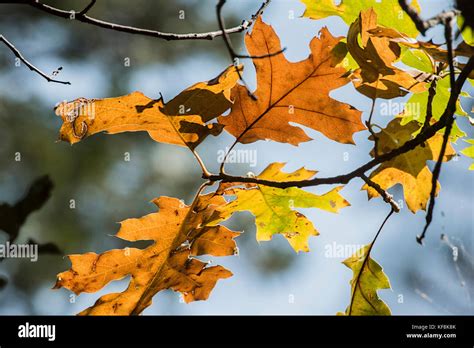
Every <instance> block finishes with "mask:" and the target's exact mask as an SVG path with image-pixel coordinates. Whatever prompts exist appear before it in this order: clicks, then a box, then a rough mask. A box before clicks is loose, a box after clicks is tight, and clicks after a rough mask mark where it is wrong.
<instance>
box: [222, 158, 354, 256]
mask: <svg viewBox="0 0 474 348" xmlns="http://www.w3.org/2000/svg"><path fill="white" fill-rule="evenodd" d="M284 166H285V163H272V164H270V165H269V166H268V167H267V168H266V169H265V170H264V171H263V172H262V173H261V174H260V175H258V178H259V179H265V180H271V181H276V182H284V181H290V180H306V179H310V178H312V177H313V176H314V175H315V174H316V171H313V170H307V169H305V168H300V169H298V170H296V171H294V172H292V173H285V172H282V171H281V169H282V168H283V167H284ZM242 186H244V187H242ZM341 189H342V186H340V187H336V188H334V189H333V190H331V191H329V192H327V193H325V194H323V195H316V194H313V193H310V192H307V191H304V190H302V189H299V188H297V187H290V188H286V189H281V188H277V187H269V186H264V185H260V184H258V185H256V184H246V185H242V184H239V183H233V184H227V185H225V186H224V188H221V189H220V190H219V191H218V192H220V194H223V195H231V196H234V197H235V199H234V200H233V201H231V202H229V203H227V204H226V205H223V206H219V207H217V208H216V217H215V218H214V222H220V221H222V220H226V219H228V218H229V217H230V216H231V215H232V214H234V213H235V212H238V211H249V212H251V213H252V214H253V215H255V225H256V227H257V235H256V238H257V241H268V240H271V239H272V238H273V236H274V235H277V234H281V235H283V237H284V238H285V239H286V240H287V241H288V243H290V245H291V247H292V248H293V249H294V250H295V251H296V252H299V251H305V252H307V251H309V246H308V239H309V237H311V236H317V235H318V234H319V232H318V231H317V230H316V229H315V228H314V226H313V223H312V222H311V221H310V220H308V218H307V217H306V216H304V215H303V214H301V213H300V212H298V211H297V210H295V208H318V209H321V210H325V211H329V212H332V213H337V212H338V211H339V209H341V208H344V207H346V206H348V205H350V204H349V202H347V201H346V200H345V199H344V197H342V196H341V195H340V194H339V191H340V190H341Z"/></svg>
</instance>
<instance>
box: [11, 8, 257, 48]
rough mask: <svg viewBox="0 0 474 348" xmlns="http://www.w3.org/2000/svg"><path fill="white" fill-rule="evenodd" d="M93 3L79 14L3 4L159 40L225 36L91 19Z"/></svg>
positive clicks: (242, 27) (247, 24)
mask: <svg viewBox="0 0 474 348" xmlns="http://www.w3.org/2000/svg"><path fill="white" fill-rule="evenodd" d="M92 2H94V1H91V3H90V4H89V5H88V6H87V7H86V8H84V10H82V11H79V12H75V11H73V10H69V11H66V10H61V9H59V8H56V7H53V6H50V5H46V4H43V3H41V2H39V1H37V0H17V1H5V2H3V3H11V4H23V5H30V6H32V7H34V8H36V9H38V10H40V11H43V12H46V13H48V14H50V15H53V16H57V17H61V18H64V19H68V20H76V21H79V22H82V23H87V24H90V25H94V26H97V27H101V28H105V29H110V30H115V31H120V32H124V33H129V34H137V35H143V36H151V37H155V38H159V39H164V40H167V41H170V40H213V39H214V38H216V37H218V36H222V35H223V32H222V31H220V30H216V31H210V32H205V33H186V34H178V33H166V32H161V31H158V30H150V29H143V28H137V27H133V26H128V25H122V24H118V23H112V22H107V21H103V20H100V19H97V18H94V17H90V16H88V15H87V14H86V13H87V12H88V11H89V10H90V9H91V8H92V6H93V5H94V4H92ZM253 22H254V18H253V16H252V17H251V19H249V20H244V21H243V22H242V24H240V25H238V26H236V27H232V28H229V29H226V31H225V33H226V34H236V33H241V32H243V31H245V30H247V29H248V28H249V27H250V26H251V25H252V24H253Z"/></svg>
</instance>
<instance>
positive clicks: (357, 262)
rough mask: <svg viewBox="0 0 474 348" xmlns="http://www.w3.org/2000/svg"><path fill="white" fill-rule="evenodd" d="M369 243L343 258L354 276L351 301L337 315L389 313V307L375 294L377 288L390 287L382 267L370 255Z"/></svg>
mask: <svg viewBox="0 0 474 348" xmlns="http://www.w3.org/2000/svg"><path fill="white" fill-rule="evenodd" d="M370 250H371V244H369V245H366V246H364V247H363V248H361V249H360V250H358V251H356V253H355V254H354V255H352V256H351V257H349V258H348V259H346V260H344V261H343V263H344V265H346V266H347V267H349V268H350V269H351V270H352V271H353V272H354V276H353V278H352V280H351V302H350V304H349V306H348V307H347V309H346V311H345V312H344V313H341V312H339V313H338V315H390V314H391V313H390V309H389V308H388V306H387V305H386V304H385V302H383V301H382V300H381V299H380V298H379V297H378V295H377V290H379V289H390V282H389V280H388V277H387V275H386V274H385V273H384V272H383V269H382V267H380V265H379V264H378V263H377V262H375V261H374V260H373V259H372V258H371V257H370Z"/></svg>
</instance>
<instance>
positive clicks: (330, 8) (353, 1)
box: [301, 0, 420, 37]
mask: <svg viewBox="0 0 474 348" xmlns="http://www.w3.org/2000/svg"><path fill="white" fill-rule="evenodd" d="M301 2H302V3H303V4H305V5H306V10H305V11H304V13H303V16H304V17H309V18H312V19H322V18H326V17H329V16H339V17H341V18H342V20H343V21H344V22H345V23H347V24H351V23H352V22H354V20H355V19H356V18H357V17H358V16H359V12H361V11H363V10H367V9H369V8H371V7H372V8H373V9H374V10H375V12H377V14H378V16H379V17H378V19H379V23H380V24H382V25H384V26H386V27H389V28H394V29H397V30H399V31H401V32H404V33H405V34H407V35H409V36H411V37H416V36H417V35H418V30H417V29H416V27H415V25H414V24H413V22H412V20H411V19H410V17H409V16H408V15H407V14H406V13H405V12H404V11H403V9H402V8H401V7H400V5H399V4H398V1H397V0H383V1H376V0H341V2H340V4H338V5H336V4H334V0H301ZM411 6H412V7H414V8H415V9H417V10H418V12H419V11H420V6H419V4H418V1H417V0H413V1H412V2H411Z"/></svg>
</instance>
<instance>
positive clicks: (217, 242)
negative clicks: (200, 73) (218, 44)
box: [56, 0, 473, 315]
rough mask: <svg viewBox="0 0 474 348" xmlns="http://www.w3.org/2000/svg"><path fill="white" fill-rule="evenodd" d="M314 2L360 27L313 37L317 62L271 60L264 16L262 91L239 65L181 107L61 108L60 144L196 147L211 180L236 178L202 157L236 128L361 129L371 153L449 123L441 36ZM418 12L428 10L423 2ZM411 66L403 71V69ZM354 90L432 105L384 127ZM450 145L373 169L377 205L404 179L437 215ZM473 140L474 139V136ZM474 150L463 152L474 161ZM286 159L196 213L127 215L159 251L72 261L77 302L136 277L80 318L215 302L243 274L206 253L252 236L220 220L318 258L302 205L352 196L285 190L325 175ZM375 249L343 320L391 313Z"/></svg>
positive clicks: (138, 100) (317, 9)
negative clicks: (160, 298)
mask: <svg viewBox="0 0 474 348" xmlns="http://www.w3.org/2000/svg"><path fill="white" fill-rule="evenodd" d="M302 1H303V2H304V3H305V4H306V5H307V9H306V11H305V13H304V16H306V17H310V18H313V19H320V18H324V17H327V16H333V15H336V16H340V17H341V18H342V19H343V20H344V21H345V22H346V23H347V24H349V25H350V27H349V30H348V35H347V38H344V37H334V36H333V35H331V33H330V32H329V30H328V29H327V28H323V29H322V30H321V31H320V33H319V35H318V36H316V37H314V38H313V39H312V40H311V42H310V45H309V46H310V51H311V53H310V55H309V56H308V58H306V59H304V60H302V61H299V62H290V61H288V60H287V59H286V58H285V56H284V54H272V53H273V52H279V51H280V50H281V44H280V40H279V38H278V36H277V34H276V33H275V31H274V30H273V28H272V27H271V26H270V25H268V24H266V23H264V22H263V20H262V19H261V18H258V19H257V20H256V21H255V23H254V26H253V28H252V30H251V33H249V34H247V35H246V36H245V44H246V47H247V50H248V52H249V54H250V55H251V56H254V57H256V58H254V59H253V64H254V65H255V68H256V75H257V89H256V91H254V93H249V91H248V90H247V88H246V87H245V86H244V85H241V84H239V83H238V80H239V77H240V72H241V70H242V69H243V67H242V66H230V67H228V68H227V69H226V70H225V71H224V72H223V73H221V74H220V75H219V76H218V77H216V78H214V79H212V80H210V81H207V82H201V83H197V84H195V85H193V86H191V87H189V88H188V89H186V90H184V91H183V92H181V93H180V94H179V95H177V96H176V97H175V98H173V99H171V100H170V101H168V102H165V101H164V100H163V98H160V99H151V98H148V97H146V96H144V95H143V94H142V93H140V92H133V93H131V94H129V95H125V96H120V97H115V98H107V99H84V98H80V99H76V100H74V101H72V102H64V103H61V104H60V105H58V106H57V108H56V113H57V115H58V116H60V117H61V118H62V120H63V125H62V127H61V130H60V138H61V139H62V140H65V141H67V142H69V143H71V144H73V143H77V142H79V141H81V140H83V139H85V138H86V137H88V136H90V135H93V134H96V133H100V132H107V133H109V134H115V133H121V132H133V131H145V132H148V134H149V135H150V137H151V138H152V139H153V140H155V141H157V142H161V143H168V144H174V145H179V146H185V147H188V148H189V149H190V151H192V152H193V154H194V155H195V156H196V159H197V160H198V162H199V164H200V165H201V167H202V169H203V177H204V178H205V179H209V178H211V177H214V178H216V177H217V178H220V179H223V178H224V175H226V174H225V173H224V171H223V164H222V168H221V173H220V174H219V175H211V174H210V173H209V172H208V171H207V169H206V167H205V165H204V163H203V162H202V161H201V159H200V158H199V156H198V154H197V152H196V147H197V146H198V145H199V144H201V143H202V142H203V141H204V140H205V138H206V137H208V136H210V135H212V136H218V135H219V134H220V133H221V132H222V131H223V130H225V131H227V132H228V133H230V134H231V135H233V136H234V137H235V138H236V140H235V143H234V144H233V146H235V145H236V144H237V143H242V144H248V143H252V142H255V141H258V140H273V141H277V142H281V143H288V144H292V145H295V146H297V145H298V144H300V143H302V142H307V141H310V140H312V139H311V138H310V137H309V136H308V135H307V134H306V133H305V131H304V130H303V129H302V128H301V127H299V126H298V125H301V126H305V127H309V128H311V129H314V130H316V131H318V132H321V133H322V134H324V135H325V136H326V137H328V138H329V139H331V140H334V141H336V142H339V143H344V144H354V141H353V135H354V133H355V132H360V131H365V130H367V129H368V130H369V131H370V133H371V135H370V137H369V139H370V140H372V141H373V142H374V149H373V151H372V152H371V155H372V156H373V157H377V156H381V155H383V154H385V153H388V152H390V151H392V150H393V149H397V148H399V147H401V146H403V145H404V144H405V143H406V142H407V141H409V140H411V139H413V138H414V136H416V135H417V134H418V133H419V132H420V131H421V129H422V127H426V126H427V125H426V124H425V123H426V122H429V124H431V123H433V122H436V121H437V120H439V119H440V117H441V115H442V113H443V111H444V109H445V108H446V104H447V97H446V96H447V95H449V93H450V92H449V87H450V86H449V70H448V54H447V51H446V50H444V49H443V48H442V47H441V46H440V45H437V44H434V43H432V42H422V41H417V40H416V39H414V37H416V36H417V33H418V31H417V29H416V27H415V25H414V24H413V23H412V22H411V20H410V19H409V17H408V16H406V15H405V16H398V17H397V16H394V15H393V13H402V9H401V8H400V7H399V5H398V3H397V2H396V1H384V2H380V3H374V2H373V1H349V0H347V1H342V2H341V3H340V4H339V5H334V3H333V1H332V0H321V1H315V0H302ZM412 5H413V6H415V7H416V8H418V9H419V7H418V4H417V2H416V1H413V4H412ZM371 6H373V7H371ZM470 43H472V41H470V40H468V39H466V41H465V42H463V43H462V44H461V45H460V46H459V47H458V48H457V49H456V50H455V54H456V55H457V56H470V55H471V53H472V47H471V46H469V44H470ZM262 57H264V58H262ZM400 62H401V63H403V64H397V66H395V63H400ZM351 82H352V84H353V85H354V87H355V89H356V90H357V91H358V92H360V93H361V94H363V95H364V96H366V97H368V98H370V99H372V100H373V102H374V103H375V100H376V99H377V98H382V99H392V98H396V97H400V96H405V95H407V94H410V100H409V102H412V103H418V104H419V105H422V106H423V107H425V109H421V112H420V113H419V114H413V113H410V112H408V111H407V112H402V113H400V114H399V115H397V116H396V117H395V118H394V119H393V120H391V121H390V122H389V123H388V125H387V126H386V127H384V128H382V127H378V128H380V132H378V133H375V132H374V131H373V130H372V127H373V126H374V124H372V123H371V118H372V114H371V115H370V119H369V121H368V122H366V126H364V124H363V123H362V121H361V115H362V112H361V111H359V110H357V109H356V108H354V107H353V106H351V105H349V104H346V103H343V102H341V101H338V100H336V99H334V98H332V97H330V95H329V94H330V92H331V91H333V90H335V89H337V88H339V87H341V86H343V85H346V84H348V83H351ZM430 86H434V88H435V89H436V91H435V92H436V93H435V94H436V96H435V98H434V100H433V101H432V115H431V117H430V118H429V119H428V118H425V116H426V114H427V112H426V106H427V104H428V99H431V98H430V95H429V88H430ZM457 107H458V110H457V114H458V115H460V116H465V115H466V113H465V112H464V111H463V110H462V108H461V105H460V103H459V102H458V106H457ZM229 109H230V112H229V113H228V114H227V115H226V116H223V114H224V113H225V112H227V111H229ZM290 123H291V124H290ZM429 124H428V125H429ZM463 136H465V133H464V132H462V130H460V129H459V127H455V128H454V130H453V133H452V134H451V136H450V142H452V141H456V140H457V139H458V138H460V137H463ZM442 142H443V131H441V132H439V133H436V134H435V135H434V136H432V137H430V138H429V139H428V140H427V141H426V142H425V143H423V144H420V145H418V146H417V147H415V148H414V149H412V150H411V151H408V152H405V153H403V154H401V155H399V156H396V157H394V158H392V159H390V160H388V161H385V162H383V163H382V164H381V165H380V166H378V168H376V169H375V170H373V171H372V172H371V173H370V175H369V180H370V181H369V182H370V183H371V184H366V185H364V186H363V189H364V190H366V191H367V193H368V196H369V198H373V197H377V196H379V195H380V192H381V191H380V190H387V189H389V188H391V187H392V186H394V185H396V184H401V185H402V187H403V189H404V195H405V200H406V203H407V206H408V208H409V209H410V210H411V211H412V212H414V213H415V212H416V211H418V210H420V209H425V208H426V205H427V202H428V200H429V198H430V190H431V180H432V173H431V171H430V170H429V168H428V166H427V161H430V160H437V158H438V156H439V154H440V152H441V146H442ZM469 142H470V143H471V144H473V141H472V140H469ZM233 146H232V147H233ZM472 148H473V147H472V146H471V147H470V148H468V149H466V150H464V152H463V153H464V154H466V155H468V156H472V155H473V151H472ZM455 154H456V153H455V151H454V149H453V148H452V146H451V144H448V147H447V150H446V151H445V152H444V158H443V159H444V160H445V161H448V160H450V159H451V158H452V157H453V156H455ZM224 162H225V161H224ZM224 162H223V163H224ZM284 165H285V164H284V163H272V164H270V165H268V166H267V168H266V169H265V170H263V171H262V172H261V173H260V174H259V175H257V176H256V177H254V178H253V179H255V180H253V181H251V180H250V181H249V180H241V181H239V180H234V181H229V180H221V182H220V183H219V184H216V182H215V181H217V180H209V181H207V182H205V183H204V184H203V185H202V186H201V188H200V189H199V191H198V192H197V194H196V196H195V198H194V200H193V202H192V203H191V204H190V205H189V206H188V205H185V204H184V203H183V202H181V201H180V200H178V199H176V198H170V197H160V198H157V199H155V200H154V201H153V202H154V203H155V204H156V205H157V207H158V209H159V211H158V212H157V213H152V214H149V215H146V216H144V217H141V218H138V219H128V220H125V221H123V222H122V223H121V228H120V230H119V232H118V233H117V235H116V236H117V237H119V238H121V239H124V240H126V241H129V242H135V241H138V240H147V241H153V244H151V245H150V246H148V247H147V248H145V249H137V248H125V249H123V250H110V251H107V252H104V253H103V254H96V253H87V254H83V255H71V256H70V260H71V262H72V267H71V269H70V270H68V271H66V272H63V273H61V274H59V275H58V279H57V283H56V287H57V288H60V287H65V288H67V289H69V290H72V291H74V292H75V293H76V294H80V293H82V292H96V291H98V290H100V289H102V288H103V287H104V286H105V285H106V284H108V283H109V282H111V281H114V280H118V279H122V278H124V277H126V276H130V284H129V286H128V288H127V289H126V290H125V291H123V292H121V293H112V294H107V295H105V296H102V297H101V298H100V299H98V300H97V302H96V303H95V304H94V305H93V306H92V307H90V308H88V309H86V310H84V311H83V312H81V313H80V314H84V315H92V314H98V315H104V314H106V315H109V314H118V315H131V314H140V313H141V312H142V311H143V310H144V309H145V308H147V307H148V306H149V305H150V304H151V301H152V298H153V296H154V295H155V294H157V293H158V292H160V291H162V290H165V289H172V290H174V291H178V292H181V293H182V294H183V296H184V299H185V301H186V302H190V301H195V300H205V299H207V298H208V296H209V294H210V292H211V291H212V289H213V288H214V286H215V285H216V283H217V281H218V280H219V279H224V278H228V277H230V276H231V275H232V273H231V272H230V271H229V270H227V269H225V268H224V267H221V266H212V267H210V266H208V264H207V263H205V262H203V261H201V260H199V258H198V257H199V256H201V255H211V256H228V255H233V254H235V253H236V244H235V241H234V238H236V237H238V235H239V233H237V232H234V231H231V230H229V229H228V228H226V227H225V226H223V225H220V223H221V222H223V221H225V220H227V219H228V218H230V217H231V216H232V215H233V214H234V213H235V212H239V211H248V212H251V213H252V214H253V215H254V216H255V224H256V228H257V232H256V238H257V240H258V241H268V240H271V239H272V238H273V236H274V235H282V236H283V237H284V238H285V239H286V240H287V241H288V243H289V244H290V246H291V247H292V248H293V249H294V250H295V251H296V252H300V251H303V252H307V251H309V247H308V240H309V238H310V237H311V236H317V235H318V234H319V232H318V231H317V229H316V228H315V227H314V225H313V223H312V222H311V221H310V220H308V218H307V217H306V216H304V215H303V214H302V213H300V212H299V211H297V208H317V209H321V210H325V211H329V212H333V213H337V212H338V211H339V210H340V209H341V208H344V207H346V206H349V203H348V202H347V201H346V199H344V197H343V196H342V195H341V194H340V190H341V189H342V186H338V187H335V188H333V189H332V190H330V191H328V192H327V193H325V194H322V195H316V194H313V193H310V192H307V191H305V190H303V189H301V188H298V186H299V185H298V184H295V185H294V186H293V187H281V185H279V184H280V183H285V182H289V181H292V182H298V181H301V182H303V181H308V180H310V179H312V178H314V177H315V175H316V174H317V172H316V171H314V170H308V169H305V168H300V169H298V170H296V171H294V172H292V173H287V172H284V171H283V170H282V169H283V167H284ZM243 179H244V178H243ZM262 182H263V183H262ZM374 183H375V184H374ZM212 185H215V186H217V187H215V189H214V190H213V191H212V192H208V193H205V194H203V189H204V188H205V187H207V186H212ZM438 190H439V184H438ZM372 246H373V243H370V244H368V245H367V246H365V247H363V248H362V249H361V250H359V251H358V252H357V253H356V254H354V255H353V256H352V257H350V258H348V259H347V260H345V261H344V264H345V265H346V266H347V267H349V268H350V269H351V270H352V271H353V273H354V276H353V279H352V281H351V300H350V305H349V306H348V307H347V309H346V311H345V312H344V313H341V314H347V315H374V314H378V315H387V314H390V310H389V308H388V307H387V305H386V304H385V303H384V302H383V301H382V300H381V299H380V298H379V297H378V295H377V291H378V290H379V289H386V288H390V284H389V280H388V278H387V276H386V275H385V274H384V273H383V271H382V268H381V267H380V265H379V264H378V263H377V262H376V261H374V260H373V259H372V258H371V256H370V252H371V249H372Z"/></svg>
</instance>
